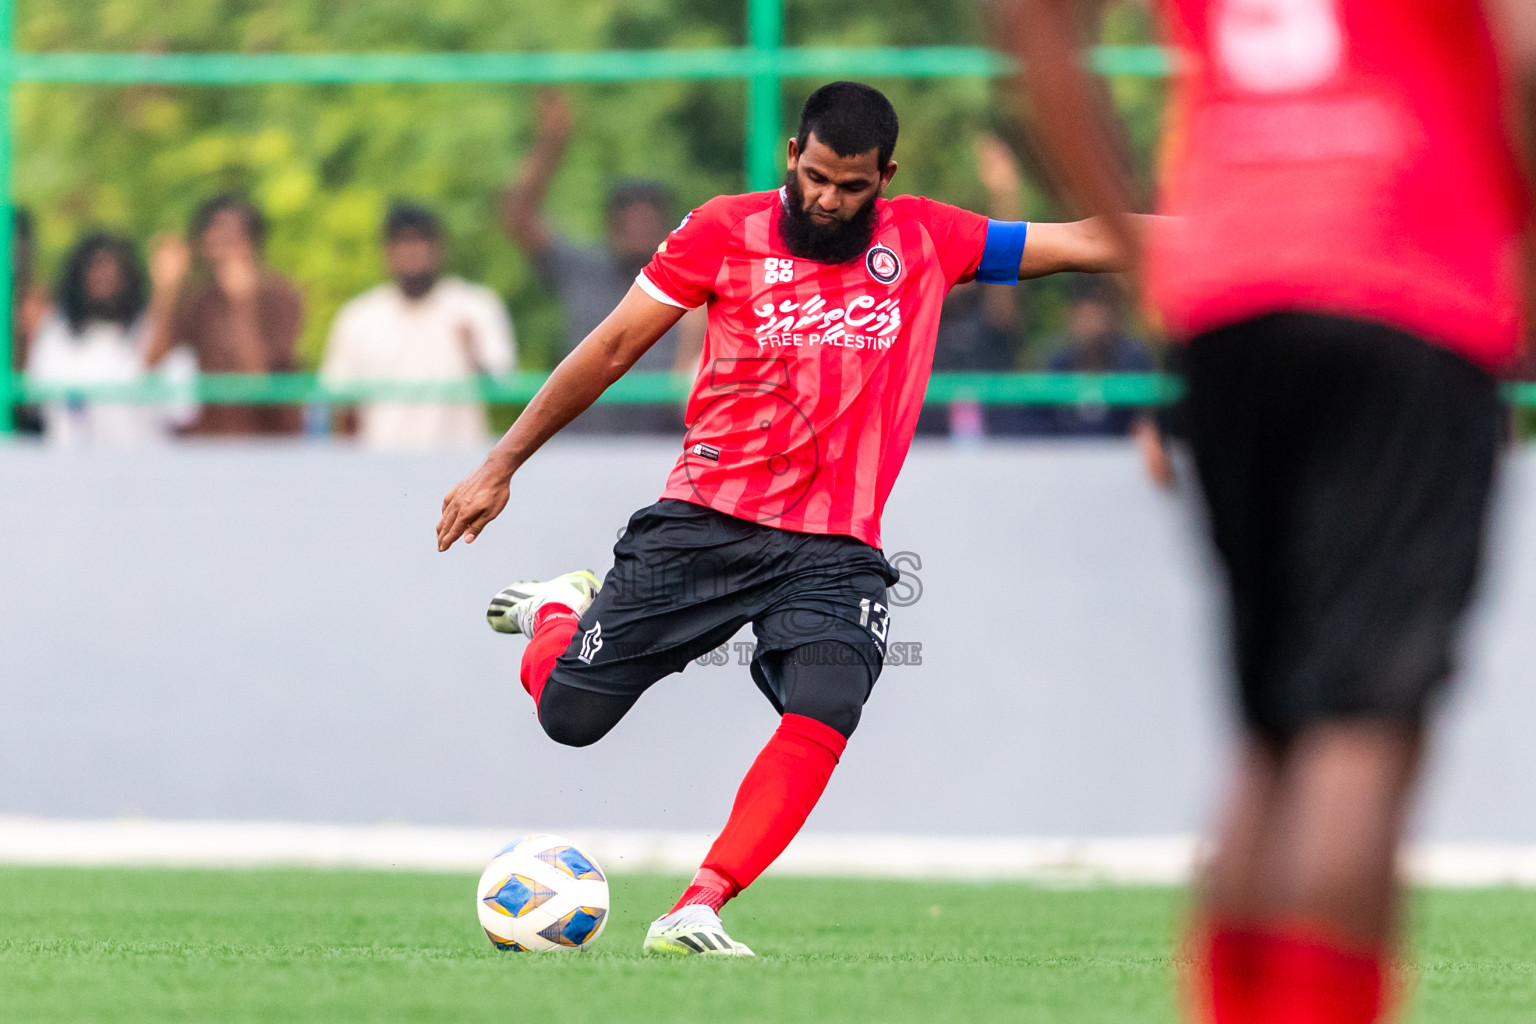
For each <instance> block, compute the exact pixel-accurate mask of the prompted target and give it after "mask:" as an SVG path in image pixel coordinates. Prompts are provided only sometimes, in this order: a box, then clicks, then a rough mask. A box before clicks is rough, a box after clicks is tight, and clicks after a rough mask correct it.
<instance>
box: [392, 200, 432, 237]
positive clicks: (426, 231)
mask: <svg viewBox="0 0 1536 1024" xmlns="http://www.w3.org/2000/svg"><path fill="white" fill-rule="evenodd" d="M406 234H411V235H416V236H417V237H419V238H425V239H427V240H428V241H431V242H441V241H442V240H443V221H442V218H440V217H438V215H437V214H435V213H433V212H432V211H431V210H429V209H427V208H426V207H425V206H419V205H417V204H415V203H403V202H402V203H395V204H393V205H392V206H390V208H389V213H388V214H386V215H385V217H384V241H386V242H393V241H394V240H395V239H396V238H399V237H400V236H401V235H406Z"/></svg>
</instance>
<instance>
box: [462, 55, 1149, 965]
mask: <svg viewBox="0 0 1536 1024" xmlns="http://www.w3.org/2000/svg"><path fill="white" fill-rule="evenodd" d="M896 135H897V121H896V113H895V111H894V110H892V109H891V106H890V104H889V102H888V101H887V100H886V99H885V97H884V96H882V95H881V94H880V93H879V92H877V91H876V90H874V89H871V88H869V87H868V86H863V85H859V84H857V83H852V82H838V83H833V84H831V85H828V86H824V87H823V88H821V89H818V90H817V91H816V92H815V93H813V94H812V95H811V97H810V98H809V99H808V100H807V101H806V105H805V109H804V111H803V113H802V115H801V121H800V129H799V132H798V134H797V135H796V137H795V138H793V139H791V140H789V144H788V153H787V156H788V159H787V167H788V176H787V177H786V180H785V184H784V187H783V188H782V189H780V190H778V191H775V192H762V193H754V194H749V195H744V196H725V197H719V198H716V199H713V200H711V201H709V202H708V203H706V204H704V205H703V206H701V207H699V208H698V209H696V210H694V211H693V212H692V213H691V214H689V216H688V217H687V218H685V219H684V221H683V223H682V224H681V225H679V226H678V228H677V229H676V230H675V231H673V232H672V234H671V235H669V236H668V238H667V240H666V242H665V243H663V244H662V246H661V247H660V248H659V249H658V250H657V253H656V255H655V257H654V258H653V259H652V260H651V262H650V264H649V265H647V266H646V268H645V269H644V270H643V271H642V272H641V274H640V276H639V277H638V278H637V279H636V283H635V287H634V288H632V289H631V291H630V293H629V294H628V295H627V296H626V297H625V299H624V300H623V302H621V303H620V304H619V306H618V308H617V309H615V310H614V312H613V313H612V315H610V316H609V317H608V319H607V320H605V321H604V322H603V324H602V325H601V326H600V327H599V328H598V329H597V330H595V331H593V332H592V333H591V334H590V335H589V336H588V337H587V338H586V340H584V341H583V342H582V343H581V345H579V346H578V347H577V349H576V350H575V351H574V352H572V353H571V355H570V356H568V357H567V358H566V359H565V360H564V361H563V362H562V363H561V364H560V366H559V367H558V368H556V370H555V372H554V373H553V374H552V375H551V376H550V379H549V381H548V382H547V383H546V385H545V386H544V388H542V389H541V390H540V392H539V394H538V395H537V396H535V398H534V400H533V401H532V402H531V403H530V404H529V406H528V408H527V409H526V410H525V411H524V413H523V415H522V416H520V417H519V418H518V420H517V422H516V423H514V424H513V425H512V428H511V429H510V430H509V431H508V432H507V435H506V437H504V438H503V439H502V440H501V442H500V443H498V444H497V445H496V447H495V449H493V450H492V452H491V454H490V456H489V457H488V458H487V460H486V462H485V464H484V465H483V466H482V467H481V468H480V469H478V470H477V471H475V472H474V473H472V474H471V475H470V476H469V477H467V478H466V479H465V480H464V481H463V482H461V483H460V484H459V485H458V486H457V487H455V488H454V489H453V491H452V492H450V493H449V495H448V497H447V498H446V499H444V502H443V515H442V519H441V520H440V521H439V523H438V547H439V549H440V550H447V549H448V547H449V546H450V545H452V543H453V542H454V541H455V540H456V539H458V538H459V537H460V536H462V537H463V538H464V540H465V542H466V543H468V542H470V541H472V540H473V539H474V537H475V536H476V535H477V534H478V533H479V532H480V531H482V530H483V529H484V528H485V526H486V525H487V524H488V523H489V522H490V521H491V520H492V519H494V518H495V516H496V515H497V514H498V513H499V512H500V511H501V510H502V508H503V507H505V505H506V504H507V502H508V501H509V500H510V489H509V486H510V480H511V477H512V475H513V473H514V472H515V471H516V470H517V468H518V467H519V466H521V465H522V463H523V462H524V461H526V460H527V459H528V458H529V457H530V456H531V455H532V454H533V452H534V451H536V450H537V449H538V448H539V446H540V445H542V444H543V443H544V442H545V441H546V440H548V438H549V437H550V436H552V435H553V434H554V433H555V432H556V431H557V430H559V429H560V427H562V426H563V425H564V424H566V423H569V422H570V421H571V420H572V419H573V418H574V417H575V416H576V415H578V414H579V413H580V412H581V411H582V410H583V409H585V408H587V406H589V405H590V404H591V403H592V402H593V401H594V400H595V399H596V398H597V397H598V395H599V394H601V392H602V391H603V389H604V388H606V387H607V386H608V385H609V384H611V383H612V382H613V381H614V380H616V379H617V378H618V377H619V376H620V375H622V374H623V373H624V372H625V371H626V370H627V369H628V368H629V367H630V366H631V365H633V364H634V362H635V360H636V359H637V358H638V357H639V356H640V354H641V353H643V352H644V351H645V350H646V349H647V348H648V347H649V346H650V345H651V344H652V343H653V342H654V341H655V340H656V339H657V338H658V337H660V336H661V335H662V334H663V333H664V332H665V331H666V330H668V329H669V328H670V327H671V326H672V325H673V324H674V323H676V322H677V319H678V318H679V317H680V316H682V315H683V313H684V311H685V310H686V309H691V308H697V307H699V306H704V305H707V306H708V310H709V317H708V319H709V326H708V331H707V335H706V339H705V345H704V354H703V359H702V361H701V369H700V372H699V376H698V380H697V381H696V382H695V384H694V388H693V393H692V395H691V397H690V399H689V403H688V407H687V412H686V417H685V418H686V421H687V426H688V431H687V434H686V436H685V437H684V438H683V442H682V445H681V446H680V447H681V449H682V450H681V452H680V454H679V457H678V461H677V464H676V466H675V467H674V469H673V471H672V474H671V476H670V478H669V479H668V481H667V484H666V487H665V489H664V490H663V492H662V495H661V501H659V502H658V503H657V504H655V505H653V506H651V507H649V508H647V509H643V510H641V511H640V512H638V513H636V515H635V516H634V518H633V519H631V521H630V524H629V528H628V529H627V530H626V531H625V533H624V536H623V538H622V539H621V540H620V541H619V543H618V545H617V546H616V547H615V549H614V567H613V569H612V571H611V572H609V574H608V576H607V579H606V580H605V582H604V583H603V584H602V586H601V589H600V590H599V588H598V584H597V580H596V579H595V578H594V577H593V576H592V575H591V574H590V573H581V572H577V573H568V574H566V575H565V576H562V577H559V578H557V579H555V580H551V581H546V582H543V583H522V584H514V585H513V586H511V587H508V588H507V589H506V590H504V591H502V593H501V594H499V595H497V597H496V598H495V599H494V600H493V601H492V606H491V609H490V612H489V618H490V621H491V624H492V625H493V626H494V627H496V628H497V629H500V630H502V631H504V632H516V633H523V634H526V635H528V636H529V637H530V642H529V643H528V646H527V648H526V649H525V650H524V652H523V658H522V670H521V678H522V681H523V685H524V686H525V688H526V689H527V690H528V692H529V694H530V695H531V696H532V697H533V699H534V702H535V705H536V706H537V710H538V715H539V721H540V723H541V724H542V725H543V727H544V729H545V731H546V732H547V733H548V734H549V735H550V736H551V737H552V738H554V739H556V740H558V741H560V742H563V743H568V744H572V745H577V746H580V745H584V744H588V743H592V742H595V741H596V740H598V739H600V738H601V737H602V736H603V735H605V734H606V733H607V732H608V731H609V730H610V729H612V728H613V727H614V726H615V725H616V724H617V723H618V722H619V721H620V720H621V719H622V718H623V716H624V715H625V713H626V712H627V711H628V710H629V708H630V707H632V706H633V705H634V703H635V701H636V700H638V699H639V697H640V695H641V694H642V693H644V691H645V690H646V689H647V688H649V687H650V686H652V685H653V684H655V683H656V682H657V681H658V680H660V679H662V678H663V677H665V676H667V675H670V674H672V673H674V672H678V671H680V670H682V669H683V668H684V667H685V666H686V665H687V664H688V662H689V661H690V660H692V659H693V658H696V657H698V656H699V655H701V654H703V653H705V652H707V651H710V650H712V649H714V648H716V647H718V646H719V645H720V644H722V643H725V642H727V641H728V640H729V639H730V638H731V637H732V636H733V635H734V634H735V633H736V632H737V630H739V629H740V628H742V627H743V626H745V625H746V624H748V623H750V624H751V626H752V629H753V631H754V633H755V634H756V637H757V640H758V647H757V652H756V656H755V657H754V659H753V661H752V666H751V668H752V678H753V680H754V681H755V682H756V684H757V686H758V687H759V689H761V690H762V692H763V693H764V695H765V696H766V697H767V698H768V700H769V701H770V702H771V703H772V704H773V706H774V708H775V709H776V710H777V711H779V712H781V719H780V724H779V727H778V729H777V730H776V731H775V732H774V734H773V736H772V737H771V738H770V739H769V740H768V743H767V745H766V746H765V747H764V748H763V750H762V752H761V753H760V754H759V755H758V757H757V759H756V761H755V762H754V763H753V765H752V768H751V769H750V771H749V772H748V773H747V776H746V778H745V779H744V780H743V781H742V784H741V787H740V789H739V791H738V793H737V796H736V801H735V804H734V805H733V807H732V808H731V812H730V816H729V818H728V820H727V821H726V824H725V827H724V828H723V829H722V830H721V831H720V834H719V837H718V838H717V840H716V841H715V843H714V845H713V846H712V847H711V848H710V850H709V853H708V855H707V856H706V857H705V860H704V862H703V865H702V866H701V867H700V869H699V872H698V874H697V875H696V876H695V878H694V880H693V884H692V885H690V886H689V887H688V889H687V890H686V891H685V892H684V893H683V895H682V897H681V898H680V899H679V900H678V902H677V904H676V905H675V906H674V907H673V908H672V910H671V911H670V912H669V913H667V914H665V915H663V916H662V917H661V918H660V919H659V920H657V921H656V922H655V923H654V924H653V925H652V926H651V929H650V932H649V934H648V935H647V938H646V943H645V945H646V949H647V950H650V951H654V952H661V953H680V954H698V953H707V954H730V955H742V954H749V952H750V951H749V950H747V948H746V947H745V946H743V945H742V944H740V943H738V942H736V941H734V940H733V939H731V938H730V937H729V936H727V935H726V933H725V931H724V929H723V927H722V926H721V924H720V920H719V916H718V915H719V911H720V908H721V907H722V906H723V905H724V904H725V903H726V901H728V900H730V899H731V898H732V897H734V896H735V895H736V894H738V893H739V892H741V891H742V890H743V889H745V888H746V887H747V886H749V885H750V884H751V883H752V882H753V880H755V879H756V878H757V876H758V875H759V874H760V873H761V872H762V871H763V870H764V869H766V868H767V867H768V865H769V864H771V863H772V862H773V861H774V859H775V858H777V857H778V855H779V854H780V853H781V852H783V850H784V848H785V847H786V846H787V845H788V844H789V842H790V840H791V839H793V837H794V836H795V834H796V833H797V832H798V831H799V829H800V827H801V826H802V825H803V824H804V822H805V820H806V816H807V815H809V814H810V812H811V809H812V808H813V807H814V806H815V805H816V802H817V801H818V800H819V799H820V797H821V794H822V791H823V790H824V788H825V787H826V785H827V782H828V780H829V779H830V778H831V775H832V771H833V769H834V768H835V767H836V765H837V763H838V761H839V759H840V758H841V757H842V754H843V752H844V749H845V747H846V744H847V742H848V738H849V736H851V735H852V734H853V732H854V730H855V728H856V726H857V725H858V723H859V719H860V716H861V714H862V711H863V707H864V703H865V701H866V699H867V698H868V697H869V695H870V691H871V690H872V688H873V687H874V685H875V682H876V680H877V679H878V678H879V675H880V669H881V665H882V662H883V659H884V657H885V654H886V638H887V635H888V630H889V628H890V612H889V602H888V601H887V600H886V588H887V587H888V586H891V585H893V584H894V583H895V582H896V579H897V574H896V573H895V571H894V570H893V569H892V567H891V566H890V564H889V563H888V562H887V561H886V560H885V558H884V556H883V555H882V554H881V551H880V543H881V541H880V514H881V511H882V509H883V507H884V504H885V500H886V497H887V496H888V495H889V493H890V490H891V486H892V485H893V484H894V482H895V479H896V476H897V474H898V472H899V471H900V468H901V464H902V461H903V460H904V458H905V456H906V453H907V449H908V447H909V445H910V443H911V440H912V434H913V431H914V429H915V427H916V423H917V415H918V412H919V409H920V407H921V403H922V396H923V392H924V390H925V388H926V385H927V379H928V373H929V370H930V367H931V365H932V360H933V348H934V338H935V335H936V333H937V328H938V318H939V309H940V306H941V304H942V302H943V298H944V295H945V294H946V292H947V291H948V290H949V288H950V287H952V286H953V285H955V284H956V283H959V282H961V281H965V280H970V279H973V278H974V279H979V280H983V281H989V282H995V283H1015V282H1017V281H1018V280H1019V279H1020V278H1026V277H1039V276H1041V275H1044V274H1049V273H1054V272H1056V271H1064V270H1074V271H1089V272H1103V271H1113V270H1119V269H1122V268H1123V267H1124V265H1125V262H1126V257H1125V254H1124V251H1123V248H1122V247H1121V246H1119V245H1117V244H1116V243H1114V242H1113V241H1112V240H1111V237H1110V235H1109V233H1108V232H1107V231H1106V230H1105V229H1104V228H1103V227H1102V225H1100V224H1099V223H1098V222H1096V221H1092V220H1090V221H1082V222H1078V223H1075V224H1027V225H1026V224H1023V223H1002V222H997V221H989V220H987V218H985V217H981V216H979V215H977V214H972V213H969V212H967V211H964V210H959V209H957V208H955V207H951V206H945V205H944V204H942V203H935V202H932V201H931V200H927V199H921V198H916V197H911V196H901V197H897V198H895V199H891V200H886V199H884V198H883V197H882V194H883V193H884V191H885V190H886V188H887V187H888V186H889V184H890V182H891V178H892V176H893V175H894V174H895V172H896V162H895V160H894V159H893V158H892V157H893V153H894V150H895V146H896ZM558 497H559V496H557V495H529V496H524V497H523V498H521V499H520V500H524V501H538V502H540V504H541V505H542V506H543V507H544V508H546V509H548V510H549V512H550V519H551V520H552V521H554V520H557V519H558V516H559V508H558V505H557V504H556V499H557V498H558ZM659 739H660V741H661V742H662V743H663V744H664V743H665V742H666V741H667V739H669V738H668V737H661V738H659Z"/></svg>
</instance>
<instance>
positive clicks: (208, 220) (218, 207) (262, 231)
mask: <svg viewBox="0 0 1536 1024" xmlns="http://www.w3.org/2000/svg"><path fill="white" fill-rule="evenodd" d="M226 210H233V211H234V212H235V213H238V214H239V215H240V219H241V220H243V221H245V234H246V236H247V237H248V238H250V240H251V245H252V246H254V247H255V248H256V250H257V251H258V252H259V251H260V250H261V249H262V248H264V247H265V246H266V244H267V218H266V217H264V216H262V214H261V211H260V210H258V209H257V208H256V204H255V203H253V202H251V201H250V200H249V199H247V198H245V196H242V195H240V194H239V193H237V192H223V193H220V194H219V195H216V196H214V197H213V198H212V199H205V200H203V204H202V205H201V206H199V207H198V208H197V212H196V213H194V214H192V232H191V233H192V237H193V238H194V239H197V238H202V237H203V232H205V231H207V230H208V225H210V224H212V223H213V218H215V217H217V216H218V215H219V214H221V213H223V212H224V211H226Z"/></svg>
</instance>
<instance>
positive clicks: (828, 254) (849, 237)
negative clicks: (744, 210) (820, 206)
mask: <svg viewBox="0 0 1536 1024" xmlns="http://www.w3.org/2000/svg"><path fill="white" fill-rule="evenodd" d="M784 194H785V199H786V201H785V203H784V213H783V216H781V217H780V218H779V234H780V235H781V236H782V237H783V239H784V248H786V249H788V250H789V254H790V255H791V256H797V257H799V258H800V259H803V260H810V261H812V262H813V263H847V262H848V261H849V260H853V259H858V258H859V257H860V256H862V255H864V250H865V249H868V248H869V243H870V242H871V241H873V240H874V237H875V222H876V220H877V218H876V216H875V198H874V197H871V198H870V200H869V202H867V203H865V204H864V206H863V207H862V208H861V209H860V210H859V212H858V213H856V214H854V215H853V216H852V217H850V218H849V219H848V220H840V221H837V222H835V223H833V224H827V225H823V224H818V223H816V220H815V219H814V218H813V217H812V216H811V213H810V211H809V210H807V209H806V208H805V193H803V192H801V191H800V179H799V178H797V177H796V176H795V172H794V171H790V172H789V175H788V176H787V177H786V178H785V179H784Z"/></svg>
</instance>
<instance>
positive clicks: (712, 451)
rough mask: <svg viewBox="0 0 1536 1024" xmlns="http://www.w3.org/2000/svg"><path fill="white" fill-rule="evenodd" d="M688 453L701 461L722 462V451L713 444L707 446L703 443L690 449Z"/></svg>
mask: <svg viewBox="0 0 1536 1024" xmlns="http://www.w3.org/2000/svg"><path fill="white" fill-rule="evenodd" d="M688 451H689V453H690V454H693V455H697V456H698V457H699V458H701V459H708V460H709V461H710V462H719V461H720V449H719V448H716V447H715V446H714V445H712V444H705V443H704V442H703V441H700V442H699V443H698V444H696V445H694V446H693V447H692V448H689V449H688Z"/></svg>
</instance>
